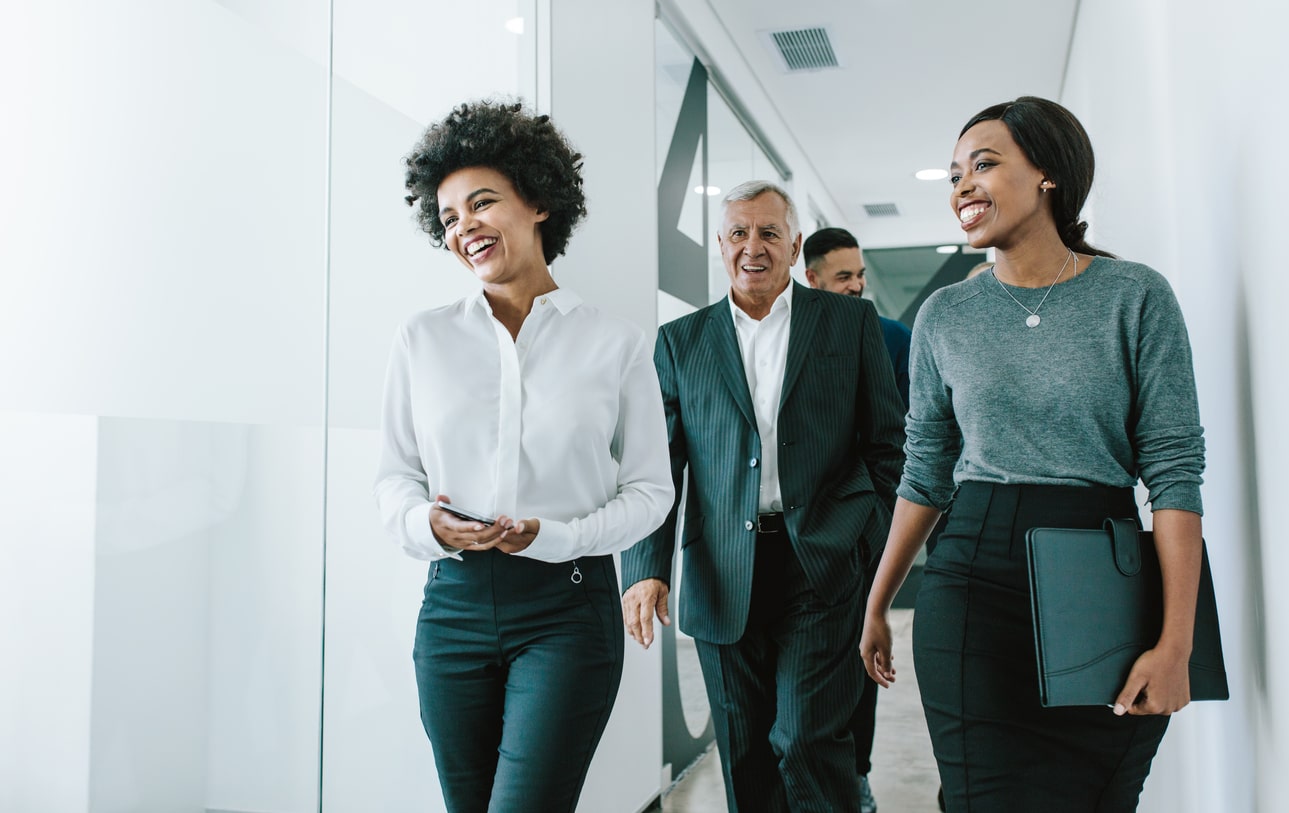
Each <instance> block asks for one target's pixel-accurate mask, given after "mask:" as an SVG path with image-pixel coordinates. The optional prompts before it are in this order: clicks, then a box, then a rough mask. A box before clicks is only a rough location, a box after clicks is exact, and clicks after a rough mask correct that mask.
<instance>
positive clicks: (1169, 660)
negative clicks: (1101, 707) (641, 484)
mask: <svg viewBox="0 0 1289 813" xmlns="http://www.w3.org/2000/svg"><path fill="white" fill-rule="evenodd" d="M1189 661H1190V655H1189V653H1173V652H1169V651H1167V650H1164V649H1160V648H1158V647H1156V648H1155V649H1148V650H1146V651H1145V652H1143V653H1141V656H1140V657H1139V658H1137V662H1136V663H1134V664H1133V665H1132V671H1131V672H1129V673H1128V680H1127V682H1125V683H1124V684H1123V689H1122V690H1121V691H1120V692H1119V696H1118V697H1117V698H1116V699H1115V701H1114V713H1115V714H1117V715H1120V716H1123V715H1124V714H1172V713H1173V712H1175V711H1180V710H1181V709H1182V708H1183V707H1185V706H1186V704H1187V703H1189V702H1191V676H1190V663H1189Z"/></svg>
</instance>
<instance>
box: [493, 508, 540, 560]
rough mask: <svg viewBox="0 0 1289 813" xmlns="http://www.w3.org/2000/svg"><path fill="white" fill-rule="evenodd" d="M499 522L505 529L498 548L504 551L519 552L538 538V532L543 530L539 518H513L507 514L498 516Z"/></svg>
mask: <svg viewBox="0 0 1289 813" xmlns="http://www.w3.org/2000/svg"><path fill="white" fill-rule="evenodd" d="M497 524H498V525H500V526H501V527H502V528H504V529H505V530H503V531H502V532H501V537H500V538H499V539H498V540H497V546H496V547H497V550H499V551H501V552H502V553H519V552H520V551H521V550H524V549H525V548H527V547H528V546H529V545H531V544H533V540H534V539H536V538H537V532H538V531H540V530H541V528H542V523H541V520H539V519H520V520H513V519H511V518H510V517H507V516H500V517H497Z"/></svg>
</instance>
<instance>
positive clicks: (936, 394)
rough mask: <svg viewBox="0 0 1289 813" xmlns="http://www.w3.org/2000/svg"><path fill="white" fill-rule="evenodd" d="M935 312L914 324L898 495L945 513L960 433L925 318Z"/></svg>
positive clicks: (930, 322) (922, 315)
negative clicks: (902, 471) (902, 472)
mask: <svg viewBox="0 0 1289 813" xmlns="http://www.w3.org/2000/svg"><path fill="white" fill-rule="evenodd" d="M927 305H932V302H931V301H928V303H927ZM933 310H935V308H934V306H933V305H932V307H926V306H924V307H923V308H922V310H921V311H919V312H918V316H917V319H916V320H915V321H914V324H913V341H912V347H911V349H910V353H909V414H908V419H907V420H906V422H905V425H904V430H905V433H906V434H907V438H906V439H905V442H904V456H905V462H904V475H903V478H902V479H901V480H900V486H899V488H898V489H897V490H896V494H897V495H898V496H900V497H903V498H904V499H906V500H909V501H910V502H915V503H918V504H919V505H927V506H931V507H934V508H938V509H940V510H942V511H943V510H944V509H946V508H947V507H948V506H949V503H950V502H951V501H952V500H953V492H954V484H953V469H954V466H955V464H956V463H957V462H958V456H959V455H960V454H961V453H962V432H961V430H960V429H959V427H958V421H957V418H956V417H955V416H954V412H953V397H952V396H953V393H952V392H951V391H950V390H949V388H948V386H947V385H946V384H945V382H944V378H943V377H942V376H941V375H940V370H939V367H938V366H937V364H936V359H935V352H934V336H933V335H932V334H933V332H934V324H935V317H934V315H928V312H929V311H933Z"/></svg>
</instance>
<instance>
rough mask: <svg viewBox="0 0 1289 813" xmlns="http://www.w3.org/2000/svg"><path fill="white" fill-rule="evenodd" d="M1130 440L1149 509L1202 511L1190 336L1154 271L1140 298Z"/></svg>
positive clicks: (1201, 440)
mask: <svg viewBox="0 0 1289 813" xmlns="http://www.w3.org/2000/svg"><path fill="white" fill-rule="evenodd" d="M1136 349H1137V360H1136V370H1135V371H1136V381H1135V382H1134V383H1135V390H1134V408H1133V414H1132V418H1133V425H1132V427H1131V432H1132V444H1133V450H1134V453H1135V456H1136V464H1137V471H1138V474H1139V476H1140V477H1141V481H1142V482H1143V483H1144V484H1145V486H1146V488H1147V489H1148V490H1149V492H1150V504H1151V509H1152V510H1155V511H1158V510H1160V509H1161V508H1177V509H1182V510H1185V511H1194V512H1195V513H1197V514H1199V513H1203V504H1202V502H1201V500H1200V483H1201V482H1202V481H1203V480H1202V477H1201V475H1202V473H1203V471H1204V429H1203V427H1202V426H1200V422H1199V399H1198V396H1197V395H1196V389H1195V372H1194V367H1193V364H1192V360H1191V346H1190V339H1189V337H1188V336H1187V333H1186V323H1185V321H1184V320H1183V318H1182V312H1181V308H1180V306H1179V305H1178V304H1177V298H1176V297H1175V296H1174V295H1173V291H1172V289H1171V288H1170V287H1169V286H1168V282H1167V281H1166V280H1165V279H1164V278H1163V277H1162V276H1156V277H1155V278H1153V279H1152V281H1151V283H1150V284H1149V285H1148V286H1147V288H1146V290H1145V293H1144V296H1143V298H1142V302H1141V310H1140V319H1139V330H1138V334H1137V348H1136Z"/></svg>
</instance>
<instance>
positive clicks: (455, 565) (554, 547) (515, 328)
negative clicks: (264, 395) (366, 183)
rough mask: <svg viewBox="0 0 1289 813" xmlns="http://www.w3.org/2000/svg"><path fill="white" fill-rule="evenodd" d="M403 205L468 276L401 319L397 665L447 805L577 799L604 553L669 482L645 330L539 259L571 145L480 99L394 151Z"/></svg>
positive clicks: (605, 685) (614, 673) (618, 672)
mask: <svg viewBox="0 0 1289 813" xmlns="http://www.w3.org/2000/svg"><path fill="white" fill-rule="evenodd" d="M405 161H406V165H407V189H408V193H409V194H408V195H407V202H408V203H409V204H410V205H412V206H413V207H415V209H416V214H417V218H418V220H419V222H420V225H421V228H422V229H424V230H425V231H426V232H428V233H429V235H430V241H431V243H433V244H434V245H435V246H438V247H442V248H445V249H446V250H448V251H450V252H451V253H452V254H453V255H455V256H456V258H457V259H458V260H459V261H460V262H461V264H462V265H464V266H465V267H466V268H467V269H468V270H469V271H470V273H472V274H473V275H474V276H475V277H476V278H477V279H478V280H479V283H480V290H479V291H478V292H477V293H475V294H472V295H471V296H467V297H465V298H464V299H462V300H460V301H458V302H454V303H452V304H451V305H446V306H442V307H437V308H431V309H430V310H425V311H421V312H420V313H417V314H415V315H413V316H412V317H411V318H410V319H408V320H407V321H406V322H404V323H403V325H402V326H401V327H400V328H399V330H398V334H397V336H396V338H395V340H394V346H393V350H392V352H391V355H390V362H389V368H388V370H387V373H386V380H385V398H384V410H383V420H382V428H381V435H382V446H381V457H380V468H379V472H378V474H377V479H376V486H375V494H376V498H377V502H378V504H379V506H380V511H381V514H382V518H383V520H384V522H385V525H386V527H387V529H388V530H389V533H390V535H391V536H393V537H394V539H395V540H397V541H398V543H399V544H400V545H401V546H402V547H403V549H404V550H405V551H406V552H407V553H408V555H410V556H413V557H415V558H418V559H422V560H426V561H428V562H430V565H429V573H428V578H427V582H426V585H425V592H424V601H423V603H422V605H421V610H420V614H419V617H418V619H417V626H416V643H415V647H414V649H413V653H412V656H413V661H414V663H415V667H416V682H417V687H418V690H419V693H420V706H421V721H422V723H423V724H424V726H425V732H426V734H427V735H428V736H429V739H430V743H431V744H432V746H433V749H434V761H435V766H436V768H437V770H438V774H439V783H440V785H441V787H442V790H443V798H444V800H445V802H446V803H447V807H448V810H450V811H452V812H453V813H473V811H479V813H483V812H484V811H491V813H502V812H503V811H521V810H522V811H552V812H553V811H561V812H562V811H572V810H573V809H574V807H575V806H576V804H577V799H578V796H579V794H580V792H581V788H582V784H583V781H584V780H585V778H586V772H587V768H588V767H589V765H590V762H591V756H592V754H593V753H594V751H595V747H596V744H597V743H598V742H599V740H600V736H601V735H602V734H603V732H604V727H605V724H606V723H607V721H608V717H609V712H610V710H611V709H612V707H613V701H614V698H615V697H616V695H617V691H618V684H619V682H620V680H621V677H622V657H623V628H622V609H621V605H620V604H619V600H618V581H617V572H616V569H615V567H614V563H613V556H612V554H613V553H614V552H616V551H621V550H623V549H625V548H627V547H629V546H630V545H632V544H634V543H635V542H636V541H637V540H639V539H641V538H643V537H644V536H646V535H648V534H649V533H650V532H651V531H652V530H654V529H655V528H656V527H658V526H659V525H660V524H661V523H662V520H663V518H664V516H665V515H666V512H667V511H668V509H669V508H670V507H671V504H672V497H673V488H672V484H671V473H670V466H669V462H668V453H667V438H666V427H665V423H664V419H663V412H662V399H661V395H660V394H659V389H658V379H657V375H656V373H655V372H654V367H653V361H652V354H651V352H650V350H651V348H650V346H649V342H648V341H647V340H646V338H645V335H644V333H643V331H641V330H640V329H639V328H637V327H636V326H634V325H631V324H629V323H627V322H625V321H622V320H619V319H616V318H614V317H611V316H609V315H608V314H606V313H604V312H602V311H600V310H599V309H597V308H595V307H593V306H591V305H588V304H586V303H584V302H582V300H581V299H580V298H578V296H577V294H575V293H573V292H572V291H570V290H567V289H564V288H560V287H559V285H558V284H557V283H556V282H555V279H554V277H553V276H552V274H551V271H550V268H549V267H548V266H549V264H550V263H551V262H553V261H554V260H555V258H557V257H559V256H560V255H562V254H563V253H564V250H565V248H566V247H567V245H568V241H569V237H570V235H571V234H572V232H573V227H574V226H575V225H576V224H577V223H578V221H579V220H581V219H582V217H584V216H585V215H586V205H585V197H584V195H583V192H582V176H581V167H582V164H581V155H579V154H578V153H577V152H576V151H575V150H574V149H573V148H572V147H571V146H570V145H569V143H568V141H567V140H566V139H565V138H564V136H563V135H562V134H561V133H560V132H559V131H558V130H557V129H556V128H555V126H554V125H553V124H552V123H551V121H550V119H549V117H547V116H538V115H534V114H532V113H530V112H529V111H527V110H525V109H524V108H523V106H522V105H520V104H513V103H494V102H486V101H485V102H474V103H470V104H464V105H461V106H460V107H458V108H456V109H455V110H453V111H452V112H451V113H450V114H449V115H448V116H447V118H445V119H443V120H442V121H440V122H438V123H436V124H434V125H432V126H431V127H430V128H429V129H428V130H427V131H426V133H425V135H424V136H423V137H422V139H421V140H420V142H419V143H418V144H417V145H416V147H415V148H414V149H413V151H412V153H411V154H410V155H408V156H407V158H406V159H405Z"/></svg>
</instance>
